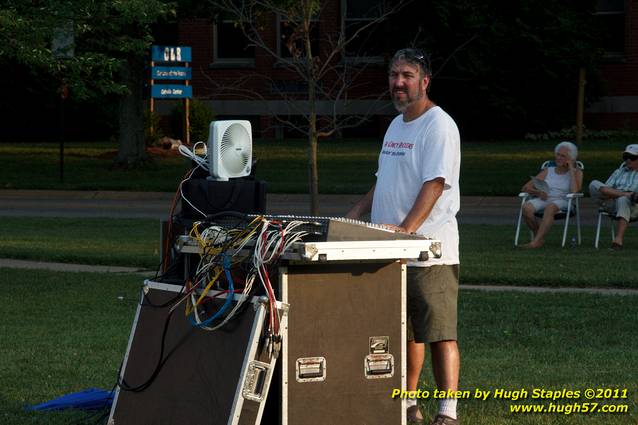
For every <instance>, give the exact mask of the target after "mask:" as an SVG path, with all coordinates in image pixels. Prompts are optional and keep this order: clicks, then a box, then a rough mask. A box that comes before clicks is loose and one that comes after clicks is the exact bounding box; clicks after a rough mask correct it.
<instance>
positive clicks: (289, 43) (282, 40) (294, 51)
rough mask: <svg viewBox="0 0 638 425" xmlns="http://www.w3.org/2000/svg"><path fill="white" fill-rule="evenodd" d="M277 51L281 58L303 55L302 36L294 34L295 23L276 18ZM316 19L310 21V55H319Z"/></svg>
mask: <svg viewBox="0 0 638 425" xmlns="http://www.w3.org/2000/svg"><path fill="white" fill-rule="evenodd" d="M277 22H278V25H277V52H278V53H279V56H280V57H282V58H286V59H290V58H292V57H294V56H297V57H305V56H306V55H305V46H304V40H303V36H302V35H300V34H295V29H296V28H297V24H296V23H294V22H291V21H287V20H284V19H282V18H281V16H280V17H278V18H277ZM318 24H319V23H318V21H316V20H313V21H312V22H311V23H310V49H311V53H312V56H318V55H319V25H318Z"/></svg>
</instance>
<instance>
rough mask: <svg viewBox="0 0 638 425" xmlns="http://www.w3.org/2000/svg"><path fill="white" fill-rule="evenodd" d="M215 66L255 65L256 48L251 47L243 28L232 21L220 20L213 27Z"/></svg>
mask: <svg viewBox="0 0 638 425" xmlns="http://www.w3.org/2000/svg"><path fill="white" fill-rule="evenodd" d="M213 61H214V64H222V65H223V64H230V65H248V66H252V65H254V64H255V47H254V46H253V45H251V42H250V41H249V40H248V38H247V37H246V35H244V32H243V31H242V29H241V27H240V26H239V25H238V24H237V22H235V21H232V20H224V19H220V20H219V21H217V22H215V25H214V26H213Z"/></svg>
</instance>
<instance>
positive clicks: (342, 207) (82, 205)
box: [0, 190, 597, 225]
mask: <svg viewBox="0 0 638 425" xmlns="http://www.w3.org/2000/svg"><path fill="white" fill-rule="evenodd" d="M173 196H174V194H173V193H167V192H114V191H59V190H55V191H45V190H0V216H18V217H111V218H155V219H160V218H166V216H167V215H168V212H169V209H170V206H171V202H172V200H173ZM361 196H362V195H319V215H322V216H343V215H344V214H345V213H346V212H347V211H348V210H349V209H350V207H351V206H352V205H353V204H354V203H355V202H357V200H359V199H360V198H361ZM519 207H520V200H519V199H518V197H516V196H511V197H510V196H463V197H461V210H460V212H459V214H458V221H459V223H463V224H511V225H514V224H515V223H516V219H517V218H518V210H519ZM308 209H309V200H308V195H305V194H279V193H271V194H268V196H267V211H268V213H269V214H294V215H308V213H309V210H308ZM596 214H597V208H596V206H595V205H594V203H593V202H592V201H591V199H590V198H585V199H582V200H581V219H582V223H583V224H595V221H596Z"/></svg>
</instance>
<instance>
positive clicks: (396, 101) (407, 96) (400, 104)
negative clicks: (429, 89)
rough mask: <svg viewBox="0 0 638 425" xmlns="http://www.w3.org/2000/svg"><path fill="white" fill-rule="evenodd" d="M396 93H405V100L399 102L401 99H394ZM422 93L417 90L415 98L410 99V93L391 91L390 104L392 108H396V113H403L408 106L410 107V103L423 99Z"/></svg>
mask: <svg viewBox="0 0 638 425" xmlns="http://www.w3.org/2000/svg"><path fill="white" fill-rule="evenodd" d="M397 92H403V93H405V99H403V100H401V99H397V98H396V97H394V93H397ZM423 94H424V93H423V91H422V90H421V89H420V88H419V91H418V92H417V94H416V96H414V97H411V96H410V93H408V92H407V91H405V90H393V91H392V103H393V104H394V107H395V108H396V110H397V111H399V112H401V113H403V112H405V110H406V109H408V106H410V105H411V104H412V103H414V102H416V101H418V100H420V99H422V98H423Z"/></svg>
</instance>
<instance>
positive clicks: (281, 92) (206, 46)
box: [158, 0, 638, 138]
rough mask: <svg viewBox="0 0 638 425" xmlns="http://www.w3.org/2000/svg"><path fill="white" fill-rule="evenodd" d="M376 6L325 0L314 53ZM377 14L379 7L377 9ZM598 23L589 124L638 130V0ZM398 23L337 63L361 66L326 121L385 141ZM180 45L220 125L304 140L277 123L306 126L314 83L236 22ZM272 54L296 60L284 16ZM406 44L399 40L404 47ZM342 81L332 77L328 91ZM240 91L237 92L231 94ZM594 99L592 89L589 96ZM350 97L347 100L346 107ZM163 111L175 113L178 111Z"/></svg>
mask: <svg viewBox="0 0 638 425" xmlns="http://www.w3.org/2000/svg"><path fill="white" fill-rule="evenodd" d="M372 3H374V2H371V1H370V0H326V1H325V4H324V5H323V11H322V15H321V16H322V19H321V20H318V21H316V22H315V25H314V27H313V29H312V32H313V33H314V34H313V37H314V39H315V44H316V45H313V51H314V50H315V49H316V50H317V53H320V52H322V49H323V48H324V47H323V45H322V43H323V42H325V40H326V39H327V38H328V37H330V36H332V37H335V36H336V35H337V34H339V31H341V28H346V30H345V31H346V33H348V32H351V31H354V30H356V28H357V25H361V24H365V23H366V22H367V21H368V20H370V19H374V15H371V14H370V10H371V9H370V7H371V6H370V5H371V4H372ZM372 10H374V9H372ZM596 19H597V22H598V23H599V25H600V26H601V28H603V29H604V33H606V34H607V37H606V38H605V39H604V40H603V44H604V46H603V47H604V49H605V53H604V57H603V60H602V62H601V64H600V68H599V70H600V76H601V78H602V82H603V87H602V90H603V91H602V93H601V94H602V96H600V97H598V98H597V99H596V101H595V102H593V103H589V104H588V105H587V108H586V110H585V126H586V127H587V128H592V129H623V128H634V129H636V128H638V0H598V5H597V13H596ZM391 25H397V23H396V22H393V21H392V20H391V19H390V20H388V21H385V22H383V23H381V24H378V25H376V26H375V29H374V30H373V31H369V32H368V33H367V34H366V36H365V38H364V39H363V40H362V41H360V42H359V43H358V44H356V45H353V46H351V47H350V48H349V49H348V50H347V51H346V55H345V57H340V58H338V60H336V61H335V65H336V67H337V68H338V67H339V66H340V65H339V64H340V63H341V64H346V65H348V66H355V67H358V69H359V71H360V74H358V75H357V76H356V77H353V78H354V79H353V81H352V82H351V83H350V84H349V85H348V89H347V90H346V91H345V92H343V93H341V94H340V96H337V97H331V96H327V97H326V98H324V100H320V101H318V103H317V108H318V113H319V115H323V116H329V115H332V114H336V115H339V116H346V115H357V114H359V115H365V116H367V117H368V119H367V121H366V122H365V123H364V124H362V125H360V126H358V127H357V128H356V129H352V130H348V129H344V130H343V133H342V135H345V136H373V137H374V136H378V135H380V134H383V132H384V131H385V128H386V127H387V124H388V122H389V120H390V119H391V118H392V117H393V116H394V115H395V114H396V112H395V110H394V108H393V107H392V105H391V103H390V102H389V98H388V96H387V91H386V90H387V89H386V86H387V79H386V72H387V61H388V58H389V55H391V54H392V52H394V50H395V49H396V48H397V46H396V45H394V44H392V43H393V41H392V40H387V38H388V37H384V36H383V35H384V29H386V30H387V28H388V26H391ZM177 33H178V43H179V44H180V45H189V46H192V52H193V62H192V64H191V66H192V68H193V79H192V85H193V94H194V97H196V98H198V99H202V100H205V101H206V102H207V103H208V104H209V105H210V106H211V107H212V108H213V110H214V112H215V114H216V116H217V118H218V119H230V118H241V119H248V120H250V121H251V122H252V124H253V129H254V133H255V135H257V136H261V137H278V138H279V137H288V136H297V137H298V136H300V134H299V133H295V132H294V131H291V130H290V126H283V125H281V124H280V123H279V122H278V120H276V119H274V118H273V117H275V116H279V117H282V118H285V119H286V120H288V121H289V122H291V123H293V124H294V123H295V122H298V121H299V120H300V113H299V111H302V110H305V109H306V108H307V102H306V101H305V100H304V96H305V93H307V84H306V83H305V82H303V81H300V80H299V78H298V77H297V76H295V74H294V73H292V72H290V71H289V70H288V69H286V66H284V65H283V64H282V63H277V61H276V60H275V59H274V58H273V57H272V55H270V54H268V53H266V52H264V51H262V50H260V49H257V50H255V49H254V48H248V47H246V45H247V41H246V38H245V36H244V35H243V33H242V32H241V30H240V29H239V28H237V27H236V25H235V24H234V22H233V21H231V20H224V19H216V20H211V19H210V18H202V19H189V20H183V21H181V22H180V23H179V24H178V30H177ZM261 34H262V36H263V39H264V41H265V42H266V43H267V44H268V46H269V48H271V49H273V50H274V51H275V52H277V53H278V54H279V55H280V56H283V57H286V56H287V55H288V56H290V54H289V52H288V49H287V48H286V41H287V37H289V35H290V33H289V27H288V26H287V23H286V22H285V21H282V20H281V19H280V18H278V17H277V16H271V17H270V18H269V21H264V22H263V23H262V32H261ZM399 43H400V41H399ZM333 83H335V79H332V80H331V79H330V78H328V79H326V80H325V81H323V82H322V84H323V85H324V86H330V85H331V84H333ZM229 88H234V90H229ZM587 94H588V92H587V90H586V95H587ZM345 99H348V100H347V101H346V100H345ZM158 103H159V108H158V110H159V112H160V113H163V112H166V111H168V109H169V108H170V107H171V105H169V104H166V105H164V108H162V105H161V102H158Z"/></svg>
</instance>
